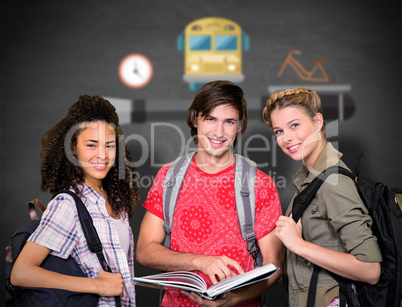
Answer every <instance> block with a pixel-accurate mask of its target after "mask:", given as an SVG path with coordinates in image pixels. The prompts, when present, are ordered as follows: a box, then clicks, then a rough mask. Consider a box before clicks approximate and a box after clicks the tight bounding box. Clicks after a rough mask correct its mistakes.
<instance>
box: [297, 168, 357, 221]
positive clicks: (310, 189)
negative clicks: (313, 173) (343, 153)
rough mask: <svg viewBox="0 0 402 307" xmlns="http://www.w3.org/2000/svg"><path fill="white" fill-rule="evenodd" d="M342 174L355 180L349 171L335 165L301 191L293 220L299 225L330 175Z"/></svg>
mask: <svg viewBox="0 0 402 307" xmlns="http://www.w3.org/2000/svg"><path fill="white" fill-rule="evenodd" d="M336 173H338V174H342V175H345V176H348V177H350V178H351V179H352V180H355V175H354V174H353V173H352V172H350V171H349V170H347V169H346V168H343V167H341V166H339V165H334V166H330V167H329V168H327V169H326V170H324V171H323V172H322V173H320V174H319V175H318V176H317V177H315V178H314V179H313V181H311V182H310V183H309V184H308V186H307V187H306V188H305V189H304V190H303V191H301V192H300V193H299V194H297V196H296V197H295V198H294V200H293V209H292V218H293V219H294V220H295V222H296V223H297V222H298V221H299V219H300V218H301V216H302V214H303V212H304V210H305V209H306V208H307V206H308V205H309V204H310V202H311V201H312V199H313V198H314V196H315V194H316V193H317V191H318V189H319V188H320V187H321V185H322V184H323V183H324V181H325V180H326V179H327V178H328V176H329V175H332V174H336Z"/></svg>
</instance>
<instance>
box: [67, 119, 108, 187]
mask: <svg viewBox="0 0 402 307" xmlns="http://www.w3.org/2000/svg"><path fill="white" fill-rule="evenodd" d="M82 128H83V130H82V131H81V132H80V133H79V134H78V136H77V145H76V146H75V149H74V153H75V155H76V158H77V160H78V162H79V164H80V167H81V168H82V170H83V171H84V179H85V183H86V184H87V185H88V186H90V187H91V188H94V189H97V188H99V187H101V186H102V180H103V179H104V178H105V177H106V175H107V173H108V172H109V170H110V169H111V168H112V166H113V164H114V161H115V158H116V132H115V131H114V129H113V128H112V127H111V126H110V125H109V124H108V123H105V122H103V121H96V122H90V123H85V124H83V127H82Z"/></svg>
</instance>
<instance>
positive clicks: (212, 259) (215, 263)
mask: <svg viewBox="0 0 402 307" xmlns="http://www.w3.org/2000/svg"><path fill="white" fill-rule="evenodd" d="M197 267H198V270H199V271H201V272H203V273H204V274H207V275H208V276H209V278H210V279H211V281H212V283H213V284H216V283H217V282H218V281H220V280H224V279H226V278H229V277H232V276H236V275H238V274H242V273H244V271H243V269H242V267H241V266H240V264H239V263H238V262H237V261H236V260H233V259H231V258H229V257H227V256H225V255H223V256H204V255H200V257H198V259H197ZM236 271H237V272H236Z"/></svg>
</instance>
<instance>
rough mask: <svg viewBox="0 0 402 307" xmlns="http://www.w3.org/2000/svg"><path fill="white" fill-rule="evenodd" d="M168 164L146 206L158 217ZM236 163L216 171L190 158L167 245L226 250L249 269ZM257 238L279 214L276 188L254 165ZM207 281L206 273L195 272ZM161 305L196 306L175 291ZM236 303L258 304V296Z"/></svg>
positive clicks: (201, 251) (224, 252)
mask: <svg viewBox="0 0 402 307" xmlns="http://www.w3.org/2000/svg"><path fill="white" fill-rule="evenodd" d="M169 166H170V164H167V165H165V166H164V167H162V168H161V169H160V171H159V172H158V174H157V176H156V178H155V181H154V183H153V186H152V188H151V189H150V191H149V193H148V196H147V199H146V201H145V203H144V205H143V206H144V207H145V208H146V209H147V210H148V211H149V212H151V213H152V214H154V215H156V216H158V217H159V218H161V219H164V217H163V183H164V180H165V176H166V173H167V170H168V168H169ZM234 174H235V165H234V164H233V165H232V166H230V167H228V168H226V169H225V170H223V171H221V172H219V173H216V174H208V173H205V172H204V171H202V170H201V169H200V168H199V167H198V166H197V165H196V163H195V161H194V160H193V161H192V163H191V165H190V167H189V169H188V171H187V174H186V177H185V179H184V181H183V184H182V187H181V190H180V194H179V197H178V200H177V204H176V208H175V213H174V218H173V227H172V234H171V249H172V250H175V251H180V252H191V253H196V254H203V255H212V256H218V255H226V256H228V257H230V258H232V259H234V260H236V261H237V262H238V263H239V264H240V265H241V266H242V268H243V270H244V271H245V272H248V271H250V270H251V269H253V267H254V264H253V258H252V256H251V255H250V253H249V252H248V251H247V242H246V241H244V240H243V238H242V237H241V232H240V226H239V222H238V218H237V212H236V203H235V191H234ZM255 195H256V204H255V210H256V223H255V227H254V231H255V234H256V236H257V239H258V240H259V239H261V238H263V237H264V236H265V235H267V234H268V233H269V232H270V231H271V230H272V229H273V228H274V227H275V223H276V221H277V219H278V217H279V216H280V215H281V214H282V209H281V206H280V201H279V196H278V192H277V190H276V186H275V183H274V181H273V180H272V178H271V177H269V176H268V175H266V174H264V173H263V172H261V171H260V170H257V178H256V182H255ZM196 273H197V274H199V275H200V276H202V278H203V279H204V280H205V282H206V283H207V285H208V287H209V286H211V285H212V282H211V280H210V278H209V277H208V275H205V274H203V273H202V272H199V271H196ZM162 306H197V304H195V303H194V302H193V301H191V300H190V299H189V298H187V297H186V296H185V295H183V294H181V293H180V292H179V291H167V292H166V295H165V296H164V298H163V303H162ZM238 306H260V302H259V298H256V299H253V300H250V301H247V302H243V303H242V304H239V305H238Z"/></svg>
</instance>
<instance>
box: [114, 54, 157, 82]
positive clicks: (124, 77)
mask: <svg viewBox="0 0 402 307" xmlns="http://www.w3.org/2000/svg"><path fill="white" fill-rule="evenodd" d="M152 75H153V67H152V63H151V61H150V60H149V59H148V58H147V57H146V56H144V55H142V54H139V53H133V54H129V55H127V56H126V57H125V58H124V59H123V60H122V61H121V62H120V65H119V76H120V79H121V81H122V82H123V83H124V84H125V85H127V86H128V87H132V88H141V87H144V86H145V85H147V84H148V83H149V81H151V78H152Z"/></svg>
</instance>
